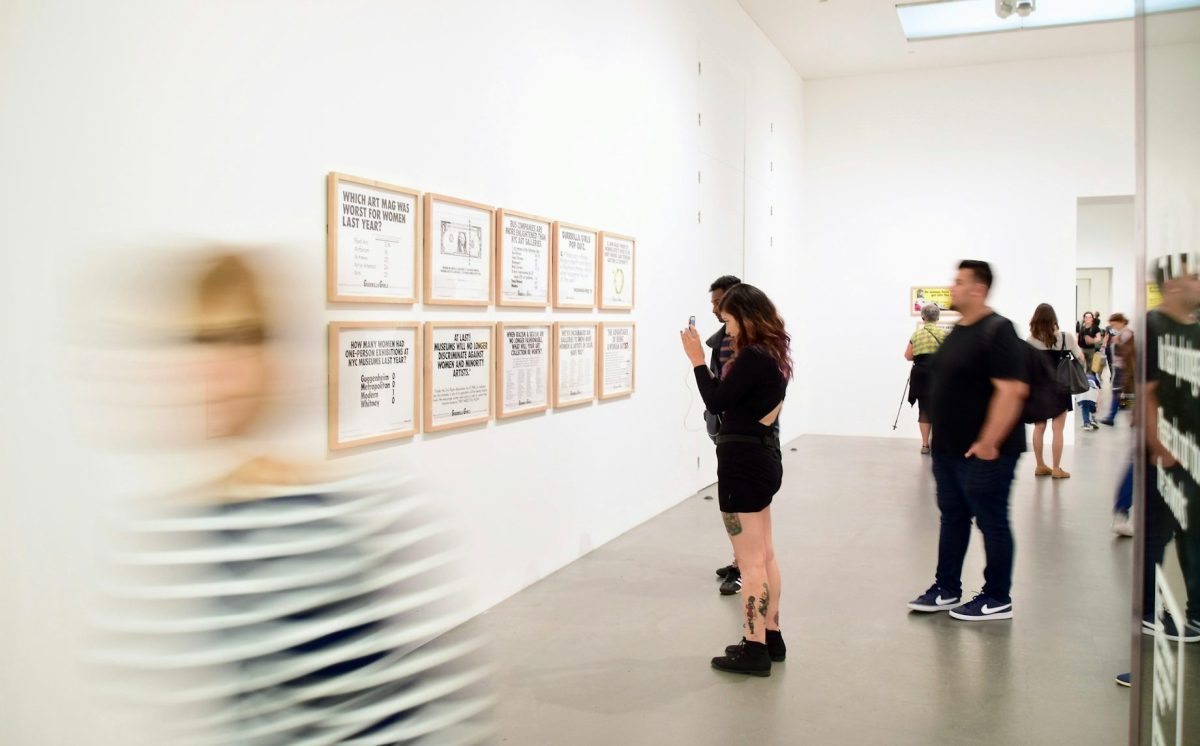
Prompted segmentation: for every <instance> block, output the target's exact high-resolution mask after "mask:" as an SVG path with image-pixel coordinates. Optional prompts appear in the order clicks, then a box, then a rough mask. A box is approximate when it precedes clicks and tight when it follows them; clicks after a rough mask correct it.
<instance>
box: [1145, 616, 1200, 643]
mask: <svg viewBox="0 0 1200 746" xmlns="http://www.w3.org/2000/svg"><path fill="white" fill-rule="evenodd" d="M1162 623H1163V637H1165V638H1166V639H1168V640H1170V641H1171V642H1179V641H1181V640H1182V641H1183V642H1200V620H1196V619H1189V620H1188V621H1187V623H1186V624H1184V625H1183V634H1182V635H1181V634H1179V625H1177V624H1175V619H1174V618H1173V617H1172V616H1171V615H1170V614H1164V615H1163V619H1162ZM1154 632H1155V625H1154V617H1152V616H1145V617H1142V634H1144V635H1150V636H1151V637H1153V636H1154Z"/></svg>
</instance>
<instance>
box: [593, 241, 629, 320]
mask: <svg viewBox="0 0 1200 746" xmlns="http://www.w3.org/2000/svg"><path fill="white" fill-rule="evenodd" d="M634 246H635V242H634V240H633V239H632V238H630V237H628V236H618V235H617V234H615V233H601V234H600V307H601V308H603V309H609V310H626V311H627V310H630V309H632V308H633V299H634V255H633V254H634Z"/></svg>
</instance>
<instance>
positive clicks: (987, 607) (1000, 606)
mask: <svg viewBox="0 0 1200 746" xmlns="http://www.w3.org/2000/svg"><path fill="white" fill-rule="evenodd" d="M950 616H952V617H954V618H955V619H961V620H963V621H964V622H992V621H996V620H999V619H1012V618H1013V605H1012V601H1008V602H1005V603H1001V602H1000V601H997V600H996V599H994V598H992V597H990V596H985V595H983V594H982V593H978V594H976V595H975V598H973V599H971V600H970V601H968V602H966V603H965V604H963V605H962V606H958V607H956V608H953V609H951V610H950Z"/></svg>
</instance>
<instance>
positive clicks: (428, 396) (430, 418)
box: [424, 321, 496, 433]
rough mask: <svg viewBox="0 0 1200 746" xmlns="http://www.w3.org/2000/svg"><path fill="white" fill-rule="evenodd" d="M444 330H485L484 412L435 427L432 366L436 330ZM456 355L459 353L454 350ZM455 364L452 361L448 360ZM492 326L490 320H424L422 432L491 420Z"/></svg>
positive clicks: (493, 407)
mask: <svg viewBox="0 0 1200 746" xmlns="http://www.w3.org/2000/svg"><path fill="white" fill-rule="evenodd" d="M446 329H486V330H487V340H488V348H487V350H488V352H487V355H486V363H484V365H483V366H481V367H484V368H485V370H486V373H485V374H483V375H484V376H485V380H486V382H487V387H488V393H487V399H488V403H487V412H486V414H480V415H477V416H474V417H464V418H463V419H462V420H457V421H454V422H448V423H442V424H438V423H437V422H436V411H437V410H436V409H435V407H434V403H435V402H434V395H435V392H434V387H435V384H436V381H437V378H438V377H439V376H438V375H435V373H436V370H437V368H436V365H437V364H438V363H439V362H445V361H439V360H438V357H439V356H438V354H437V353H438V352H439V351H438V350H437V349H436V348H435V345H436V344H439V343H440V342H439V340H440V335H439V331H442V330H446ZM454 352H456V353H458V352H462V351H457V350H456V351H454ZM452 362H456V361H452ZM495 379H496V326H495V324H493V323H492V322H490V321H426V322H425V385H424V392H425V397H424V405H425V406H424V413H425V432H427V433H436V432H442V431H445V430H453V429H455V428H460V427H469V426H471V425H481V424H485V423H487V422H489V421H491V419H492V417H493V415H494V413H495V411H496V380H495Z"/></svg>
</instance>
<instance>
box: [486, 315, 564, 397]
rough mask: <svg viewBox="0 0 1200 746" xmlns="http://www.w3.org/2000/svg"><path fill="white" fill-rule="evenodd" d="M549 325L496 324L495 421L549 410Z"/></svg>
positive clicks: (547, 323)
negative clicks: (497, 346)
mask: <svg viewBox="0 0 1200 746" xmlns="http://www.w3.org/2000/svg"><path fill="white" fill-rule="evenodd" d="M551 329H552V327H551V324H550V323H549V322H545V323H536V324H497V325H496V343H497V344H498V345H499V346H500V351H499V353H498V354H497V356H496V385H497V388H498V389H499V390H498V391H497V393H496V403H497V405H498V406H497V411H496V417H497V418H498V419H506V418H509V417H518V416H520V415H527V414H535V413H537V412H545V411H546V410H547V409H549V408H550V339H551Z"/></svg>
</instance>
